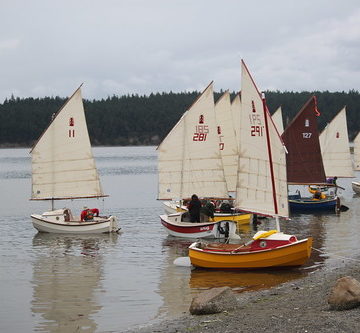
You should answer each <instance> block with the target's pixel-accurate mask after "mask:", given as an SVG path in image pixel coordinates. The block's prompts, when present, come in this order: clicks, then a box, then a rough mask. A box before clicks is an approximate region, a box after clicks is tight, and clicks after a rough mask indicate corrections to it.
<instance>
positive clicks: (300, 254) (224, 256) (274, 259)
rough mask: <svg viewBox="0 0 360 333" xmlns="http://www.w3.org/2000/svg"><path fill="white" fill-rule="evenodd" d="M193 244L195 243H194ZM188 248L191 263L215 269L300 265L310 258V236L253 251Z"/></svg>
mask: <svg viewBox="0 0 360 333" xmlns="http://www.w3.org/2000/svg"><path fill="white" fill-rule="evenodd" d="M194 244H195V243H194ZM194 244H192V245H191V246H190V248H189V257H190V261H191V264H192V265H193V266H195V267H202V268H216V269H257V268H269V267H288V266H301V265H303V264H305V262H306V261H307V260H308V259H309V258H310V255H311V246H312V237H309V238H307V239H303V240H301V241H297V242H296V243H292V244H288V245H284V246H281V247H278V248H273V249H268V250H261V251H253V252H249V251H248V252H221V253H220V252H216V251H204V250H202V249H199V248H196V247H194V246H193V245H194Z"/></svg>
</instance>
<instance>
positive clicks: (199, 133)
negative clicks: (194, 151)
mask: <svg viewBox="0 0 360 333" xmlns="http://www.w3.org/2000/svg"><path fill="white" fill-rule="evenodd" d="M208 133H209V126H208V125H197V126H195V133H194V136H193V141H206V137H207V134H208Z"/></svg>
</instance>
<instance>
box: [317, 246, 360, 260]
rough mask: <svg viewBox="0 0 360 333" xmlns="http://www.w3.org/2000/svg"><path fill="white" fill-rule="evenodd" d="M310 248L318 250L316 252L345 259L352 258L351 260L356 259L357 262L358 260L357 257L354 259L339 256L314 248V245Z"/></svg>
mask: <svg viewBox="0 0 360 333" xmlns="http://www.w3.org/2000/svg"><path fill="white" fill-rule="evenodd" d="M312 249H313V250H315V251H318V252H320V253H324V254H327V255H332V256H335V257H339V258H342V259H347V260H353V261H358V262H360V260H359V259H354V258H349V257H344V256H339V255H337V254H334V253H329V252H325V251H322V250H320V249H316V248H315V247H312Z"/></svg>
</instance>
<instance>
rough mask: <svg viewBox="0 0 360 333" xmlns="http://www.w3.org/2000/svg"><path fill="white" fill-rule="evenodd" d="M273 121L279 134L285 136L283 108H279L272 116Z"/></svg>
mask: <svg viewBox="0 0 360 333" xmlns="http://www.w3.org/2000/svg"><path fill="white" fill-rule="evenodd" d="M272 120H273V122H274V123H275V126H276V128H277V130H278V132H279V134H280V135H281V134H283V132H284V122H283V116H282V110H281V106H279V107H278V108H277V110H276V111H275V112H274V114H273V115H272Z"/></svg>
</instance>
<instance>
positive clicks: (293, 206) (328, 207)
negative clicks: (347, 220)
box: [289, 195, 337, 212]
mask: <svg viewBox="0 0 360 333" xmlns="http://www.w3.org/2000/svg"><path fill="white" fill-rule="evenodd" d="M336 205H337V197H331V198H326V199H321V200H313V199H312V198H301V197H300V196H299V195H289V209H290V211H291V212H323V211H332V212H336Z"/></svg>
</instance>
